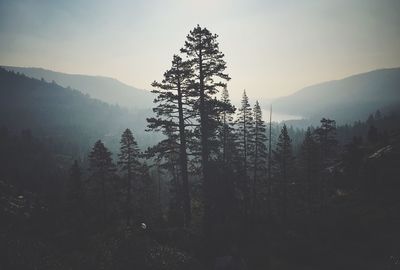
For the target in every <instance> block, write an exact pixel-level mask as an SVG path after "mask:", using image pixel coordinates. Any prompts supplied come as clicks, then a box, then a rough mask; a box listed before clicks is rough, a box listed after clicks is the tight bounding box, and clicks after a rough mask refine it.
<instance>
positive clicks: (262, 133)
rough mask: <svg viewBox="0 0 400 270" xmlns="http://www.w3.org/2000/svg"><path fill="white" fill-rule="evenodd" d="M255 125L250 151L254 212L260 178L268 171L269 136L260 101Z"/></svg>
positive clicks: (255, 116)
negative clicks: (267, 144)
mask: <svg viewBox="0 0 400 270" xmlns="http://www.w3.org/2000/svg"><path fill="white" fill-rule="evenodd" d="M253 117H254V126H253V130H252V131H251V133H252V137H253V147H252V151H251V152H250V156H251V162H252V167H253V183H252V207H253V212H254V211H255V209H254V208H255V207H256V204H257V187H258V184H259V183H258V182H259V179H260V177H261V176H262V175H264V174H265V172H266V165H267V155H268V153H267V147H266V143H267V136H266V128H265V123H264V121H263V119H262V110H261V107H260V104H259V103H258V101H256V104H255V105H254V108H253Z"/></svg>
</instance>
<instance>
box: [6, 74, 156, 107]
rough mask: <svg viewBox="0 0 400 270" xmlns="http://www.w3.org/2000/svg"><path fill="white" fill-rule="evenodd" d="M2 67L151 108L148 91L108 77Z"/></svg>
mask: <svg viewBox="0 0 400 270" xmlns="http://www.w3.org/2000/svg"><path fill="white" fill-rule="evenodd" d="M3 68H5V69H7V70H12V71H15V72H19V73H22V74H25V75H26V76H28V77H31V78H35V79H39V80H40V79H42V78H43V79H44V80H45V81H47V82H52V81H55V82H56V83H57V84H59V85H61V86H63V87H71V88H73V89H77V90H79V91H81V92H82V93H84V94H88V95H90V96H91V97H93V98H96V99H99V100H101V101H104V102H107V103H109V104H118V105H120V106H123V107H127V108H134V109H144V108H151V106H152V102H153V99H154V97H153V94H152V93H151V92H149V91H146V90H142V89H138V88H135V87H132V86H129V85H126V84H124V83H122V82H120V81H118V80H116V79H112V78H109V77H102V76H89V75H79V74H66V73H61V72H55V71H51V70H46V69H42V68H28V67H10V66H3Z"/></svg>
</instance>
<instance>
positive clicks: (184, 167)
mask: <svg viewBox="0 0 400 270" xmlns="http://www.w3.org/2000/svg"><path fill="white" fill-rule="evenodd" d="M192 76H193V70H192V67H191V65H190V62H188V61H183V60H182V58H181V57H179V56H177V55H174V57H173V60H172V67H171V68H170V69H169V70H167V71H166V72H165V73H164V79H163V80H162V82H161V83H160V82H156V81H155V82H153V84H152V86H153V87H155V89H154V90H153V91H152V92H153V93H155V94H157V97H156V99H155V103H157V107H155V108H154V109H153V111H154V112H155V113H156V117H155V118H148V119H147V121H148V122H149V126H148V127H149V128H150V129H152V130H158V129H162V130H163V132H164V134H165V135H167V133H170V135H172V137H173V136H174V134H177V136H176V138H177V141H176V143H177V145H178V146H179V167H180V170H179V174H180V178H181V179H182V195H183V208H184V225H185V226H189V225H190V223H191V216H192V214H191V199H190V187H189V175H188V154H187V143H188V136H190V134H191V131H190V129H189V128H188V125H190V118H193V117H194V111H193V109H192V107H193V99H192V95H193V90H192V88H191V86H192ZM171 133H172V134H171ZM172 137H171V136H170V138H172Z"/></svg>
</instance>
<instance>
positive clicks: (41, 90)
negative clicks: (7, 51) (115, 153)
mask: <svg viewBox="0 0 400 270" xmlns="http://www.w3.org/2000/svg"><path fill="white" fill-rule="evenodd" d="M150 113H151V112H150V111H149V110H136V111H135V112H132V111H129V110H128V109H125V108H121V107H118V106H116V105H109V104H107V103H104V102H101V101H99V100H96V99H92V98H90V97H89V96H87V95H84V94H82V93H81V92H79V91H77V90H73V89H71V88H64V87H62V86H59V85H58V84H56V83H55V82H53V83H48V82H45V81H43V80H37V79H32V78H29V77H27V76H25V75H22V74H16V73H14V72H10V71H6V70H4V69H0V126H3V127H7V128H8V129H9V130H10V131H11V132H17V133H19V132H20V131H21V130H28V129H29V130H31V132H32V133H33V134H34V135H35V136H37V137H41V138H46V139H47V140H53V141H55V142H57V143H58V144H60V145H63V147H64V149H65V151H67V153H68V154H73V156H76V155H82V154H85V153H86V152H87V151H88V149H89V146H90V144H92V143H94V142H95V140H97V139H99V138H101V139H103V140H105V141H107V142H109V143H110V145H111V147H116V146H117V144H118V136H119V133H120V132H122V130H123V129H124V128H127V127H130V128H132V129H134V130H135V132H136V134H137V136H138V137H139V138H140V139H139V141H140V142H141V144H142V145H143V147H144V146H146V145H147V146H149V145H151V144H153V143H154V142H155V141H156V140H157V139H156V138H155V135H151V134H148V133H146V136H144V134H145V131H144V129H145V118H146V116H147V115H149V114H150Z"/></svg>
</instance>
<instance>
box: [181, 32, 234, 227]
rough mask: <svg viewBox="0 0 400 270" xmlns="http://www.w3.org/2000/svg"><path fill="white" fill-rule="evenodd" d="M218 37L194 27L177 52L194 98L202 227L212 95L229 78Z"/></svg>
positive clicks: (208, 183)
mask: <svg viewBox="0 0 400 270" xmlns="http://www.w3.org/2000/svg"><path fill="white" fill-rule="evenodd" d="M217 38H218V36H217V35H215V34H212V33H211V32H210V31H209V30H208V29H207V28H201V27H200V26H199V25H197V26H196V27H195V28H194V29H193V30H192V31H190V33H189V35H187V38H186V41H185V45H184V47H183V48H182V49H181V52H182V53H183V54H185V55H186V56H187V57H188V59H189V61H190V63H191V66H192V69H193V70H194V80H193V89H194V90H195V96H196V97H197V98H198V104H197V106H198V111H199V116H200V119H199V125H200V128H199V135H200V147H201V149H200V151H201V165H202V166H201V171H202V177H203V192H204V200H205V223H204V224H205V227H206V229H208V228H209V226H210V225H211V204H212V199H211V197H210V196H211V194H212V185H211V184H212V183H211V171H210V166H209V159H210V145H209V144H210V139H211V138H212V137H213V135H214V134H215V130H214V127H215V128H216V126H215V125H214V124H213V121H215V114H214V113H213V112H212V110H213V109H214V107H215V103H214V99H213V96H214V95H215V94H216V93H217V92H218V89H219V88H220V87H224V86H226V83H225V81H227V80H229V79H230V78H229V76H228V75H227V74H225V73H224V71H225V69H226V63H225V60H224V54H223V53H222V52H221V51H220V50H219V44H218V41H217Z"/></svg>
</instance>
